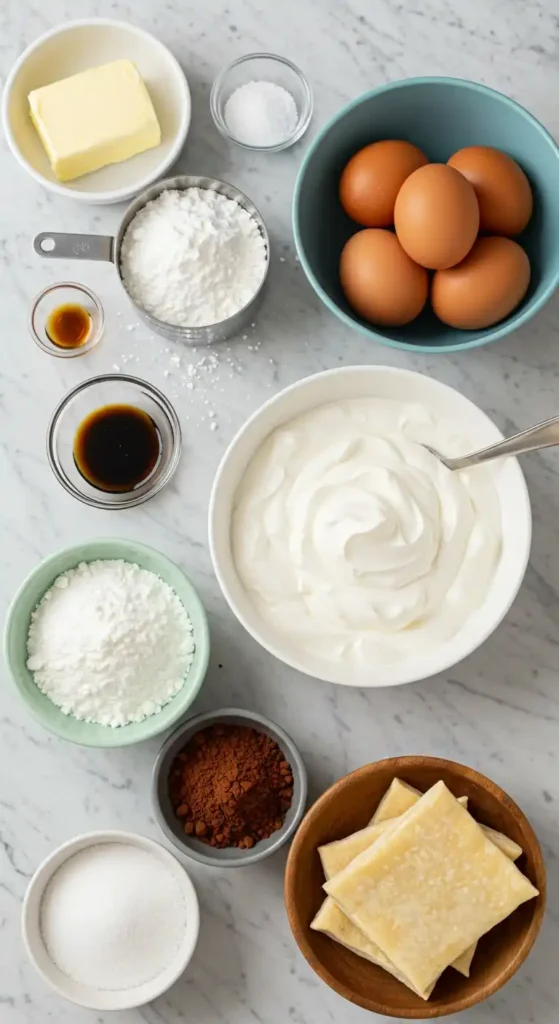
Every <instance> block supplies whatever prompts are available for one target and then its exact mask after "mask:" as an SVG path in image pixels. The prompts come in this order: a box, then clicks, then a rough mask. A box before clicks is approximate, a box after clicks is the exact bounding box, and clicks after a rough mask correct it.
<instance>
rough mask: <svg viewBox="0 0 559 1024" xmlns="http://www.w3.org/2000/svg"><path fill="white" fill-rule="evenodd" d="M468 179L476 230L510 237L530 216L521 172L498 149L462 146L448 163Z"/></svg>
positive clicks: (529, 201) (527, 190)
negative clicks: (476, 208) (474, 203)
mask: <svg viewBox="0 0 559 1024" xmlns="http://www.w3.org/2000/svg"><path fill="white" fill-rule="evenodd" d="M448 166H449V167H454V168H455V170H457V171H460V174H463V175H464V177H465V178H467V179H468V181H469V182H470V184H471V185H472V186H473V189H474V191H475V194H476V196H477V201H478V204H479V217H480V228H481V230H482V231H487V232H490V233H491V234H495V235H507V236H508V237H509V238H513V237H514V236H515V235H519V234H520V232H521V231H524V228H525V227H526V225H527V223H528V221H529V220H530V217H531V216H532V209H533V197H532V189H531V187H530V182H529V181H528V178H527V177H526V175H525V174H524V171H523V170H522V168H521V167H519V165H518V164H517V163H516V160H513V159H512V157H510V156H508V154H507V153H503V152H502V151H501V150H500V149H492V148H491V146H466V148H465V149H459V150H458V152H457V153H454V155H453V156H451V158H450V160H449V161H448Z"/></svg>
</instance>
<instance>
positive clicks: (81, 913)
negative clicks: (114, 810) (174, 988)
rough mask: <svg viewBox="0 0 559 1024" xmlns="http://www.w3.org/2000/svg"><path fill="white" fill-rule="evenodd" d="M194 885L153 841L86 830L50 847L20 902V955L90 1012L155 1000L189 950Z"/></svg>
mask: <svg viewBox="0 0 559 1024" xmlns="http://www.w3.org/2000/svg"><path fill="white" fill-rule="evenodd" d="M199 926H200V912H199V907H198V898H197V896H196V890H195V889H194V886H193V884H192V882H191V881H190V878H189V877H188V875H187V873H186V871H185V870H184V868H183V867H182V866H181V865H180V864H179V862H178V860H177V859H176V858H175V857H174V856H173V854H172V853H169V852H168V851H167V850H165V849H164V848H163V847H162V846H160V845H159V843H156V842H154V841H153V840H152V839H147V838H145V837H144V836H140V835H136V834H134V833H131V832H119V831H114V832H90V833H88V834H86V835H81V836H77V837H76V838H75V839H71V840H70V841H69V842H68V843H64V845H63V846H61V847H59V849H58V850H55V851H54V853H52V854H51V855H50V857H48V858H47V859H46V860H45V861H44V862H43V864H41V866H40V867H39V868H38V870H37V871H36V872H35V874H34V876H33V878H32V879H31V882H30V883H29V888H28V889H27V893H26V895H25V899H24V901H23V910H22V931H23V941H24V943H25V948H26V950H27V955H28V956H29V959H30V960H31V963H32V964H33V966H34V968H35V969H36V970H37V971H38V973H39V974H40V975H41V977H42V978H43V980H44V981H46V982H47V984H48V985H50V987H51V988H53V989H54V990H55V992H57V993H58V994H59V995H61V996H63V997H64V998H65V999H68V1000H70V1002H72V1003H77V1005H78V1006H85V1007H87V1008H88V1009H91V1010H128V1009H132V1008H133V1007H135V1006H143V1005H144V1004H145V1003H150V1002H151V1001H152V1000H153V999H156V998H157V997H158V996H160V995H161V994H162V993H163V992H166V991H167V989H168V988H170V986H171V985H172V984H173V983H174V982H175V981H176V980H177V978H179V977H180V975H181V974H182V973H183V971H184V969H185V968H186V966H187V964H188V963H189V961H190V959H191V957H192V954H193V953H194V950H195V948H196V942H197V940H198V931H199Z"/></svg>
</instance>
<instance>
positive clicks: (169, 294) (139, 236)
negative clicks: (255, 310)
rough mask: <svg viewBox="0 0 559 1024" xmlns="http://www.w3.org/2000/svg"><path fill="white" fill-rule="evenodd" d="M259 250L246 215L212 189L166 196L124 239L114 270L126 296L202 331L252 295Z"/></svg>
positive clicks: (260, 268)
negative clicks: (116, 267)
mask: <svg viewBox="0 0 559 1024" xmlns="http://www.w3.org/2000/svg"><path fill="white" fill-rule="evenodd" d="M266 261H267V252H266V245H265V243H264V239H263V237H262V234H261V233H260V231H259V229H258V225H257V223H256V221H255V220H254V218H253V217H251V216H250V214H249V213H247V211H246V210H244V209H243V208H242V206H240V205H239V203H237V202H235V201H234V200H233V199H227V198H226V197H225V196H222V195H220V194H219V193H218V192H214V191H213V190H212V189H200V188H188V189H184V190H182V191H177V190H174V189H169V190H165V191H164V192H162V193H161V195H159V196H158V197H157V199H153V200H152V201H151V202H149V203H147V204H146V205H145V206H144V207H142V209H141V210H139V211H138V213H137V214H136V216H135V217H134V219H133V220H132V221H131V223H130V225H129V227H128V230H127V231H126V234H125V236H124V239H123V242H122V248H121V272H122V279H123V282H124V285H125V287H126V289H127V291H128V293H129V294H130V296H131V298H132V299H133V300H134V302H136V303H137V304H138V305H139V306H141V308H142V309H144V310H145V311H146V312H148V313H151V315H152V316H154V317H157V319H158V320H162V321H164V322H165V323H167V324H172V325H174V326H180V327H207V326H209V325H211V324H216V323H219V322H221V321H222V320H225V319H226V318H227V317H230V316H233V314H234V313H237V312H238V311H239V310H240V309H242V308H243V307H244V306H246V305H247V303H248V302H250V300H251V299H252V298H253V296H254V295H255V294H256V292H257V291H258V289H259V287H260V285H261V283H262V281H263V278H264V275H265V272H266Z"/></svg>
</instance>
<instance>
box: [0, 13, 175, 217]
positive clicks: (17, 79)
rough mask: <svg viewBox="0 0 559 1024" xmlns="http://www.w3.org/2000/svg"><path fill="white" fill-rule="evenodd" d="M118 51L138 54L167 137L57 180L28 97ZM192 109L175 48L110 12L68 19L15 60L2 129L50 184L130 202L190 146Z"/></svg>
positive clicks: (80, 195) (78, 195) (27, 165)
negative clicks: (78, 175)
mask: <svg viewBox="0 0 559 1024" xmlns="http://www.w3.org/2000/svg"><path fill="white" fill-rule="evenodd" d="M120 58H128V59H129V60H131V61H133V62H134V64H135V65H136V67H137V68H138V71H139V72H140V74H141V76H142V78H143V79H144V82H145V83H146V86H147V88H148V91H149V94H150V96H151V99H152V102H153V105H154V107H155V112H156V114H157V117H158V120H159V124H160V125H161V144H160V145H159V146H157V147H155V148H154V149H149V150H147V152H145V153H139V154H138V156H134V157H132V158H131V159H130V160H125V161H123V162H122V163H120V164H111V165H110V166H109V167H102V168H101V169H100V170H99V171H94V172H93V173H92V174H86V175H84V176H83V177H81V178H76V180H75V181H69V182H64V183H62V182H59V181H58V179H57V178H56V176H55V174H54V172H53V171H52V169H51V166H50V164H49V161H48V158H47V155H46V153H45V151H44V149H43V145H42V143H41V140H40V138H39V136H38V134H37V132H36V131H35V128H34V127H33V124H32V122H31V118H30V116H29V105H28V102H27V97H28V95H29V93H30V92H31V90H32V89H36V88H38V87H39V86H41V85H48V84H49V83H50V82H56V81H58V80H59V79H61V78H67V77H68V76H69V75H74V74H76V73H77V72H79V71H85V70H86V69H87V68H91V67H96V66H97V65H99V64H106V63H108V62H109V61H112V60H118V59H120ZM190 113H191V103H190V90H189V88H188V83H187V81H186V78H185V75H184V73H183V71H182V69H181V67H180V65H179V64H178V62H177V61H176V60H175V58H174V57H173V55H172V54H171V53H170V52H169V50H168V49H167V48H166V47H165V46H163V44H162V43H160V42H159V40H157V39H155V38H154V37H153V36H151V35H150V34H149V32H144V31H143V29H140V28H136V27H135V26H134V25H127V24H126V23H125V22H122V21H112V20H110V19H109V18H92V19H88V20H83V21H70V22H68V23H66V24H65V25H60V26H59V27H58V28H55V29H52V30H51V31H50V32H45V34H44V35H43V36H41V37H40V38H39V39H37V40H36V42H34V43H32V44H31V46H28V47H27V49H26V50H25V51H24V53H22V55H21V57H20V58H19V60H17V61H16V64H15V65H14V67H13V68H12V70H11V72H10V74H9V76H8V80H7V82H6V87H5V89H4V96H3V103H2V122H3V127H4V132H5V135H6V138H7V140H8V144H9V146H10V149H11V151H12V153H13V154H14V156H15V157H16V159H17V160H18V162H19V164H20V165H21V167H23V169H24V170H25V171H27V173H28V174H30V175H31V177H33V178H35V181H38V182H39V184H40V185H43V187H44V188H46V189H48V190H49V191H51V192H55V193H56V194H57V195H60V196H66V197H67V198H70V199H77V200H80V201H81V202H84V203H95V204H105V203H120V202H124V201H125V200H128V199H131V198H132V197H133V196H135V195H137V194H138V193H139V192H141V191H142V190H143V189H145V188H147V187H148V185H151V184H152V182H154V181H156V180H157V179H158V178H161V177H162V176H163V175H164V174H165V173H166V171H167V170H168V169H169V168H170V167H171V165H172V164H173V163H174V162H175V160H176V159H177V157H178V156H179V153H180V151H181V149H182V147H183V145H184V142H185V139H186V135H187V132H188V128H189V125H190Z"/></svg>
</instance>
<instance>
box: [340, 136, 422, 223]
mask: <svg viewBox="0 0 559 1024" xmlns="http://www.w3.org/2000/svg"><path fill="white" fill-rule="evenodd" d="M426 163H428V160H427V157H426V156H425V154H424V153H422V152H421V150H420V149H418V148H417V146H412V144H411V142H401V141H399V140H397V139H387V140H386V141H384V142H372V143H371V145H370V146H365V148H364V149H360V150H359V152H358V153H356V154H355V156H352V158H351V160H350V161H349V163H348V164H346V166H345V167H344V170H343V171H342V176H341V178H340V202H341V204H342V206H343V208H344V210H345V212H346V213H347V215H348V216H349V217H351V218H352V220H354V221H356V222H357V224H363V225H364V227H367V228H387V227H390V226H391V225H392V224H393V223H394V203H395V202H396V196H397V195H398V192H399V190H400V188H401V187H402V185H403V184H404V181H405V180H406V178H407V177H408V176H409V175H410V174H412V173H413V171H416V170H417V168H418V167H423V165H424V164H426Z"/></svg>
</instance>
